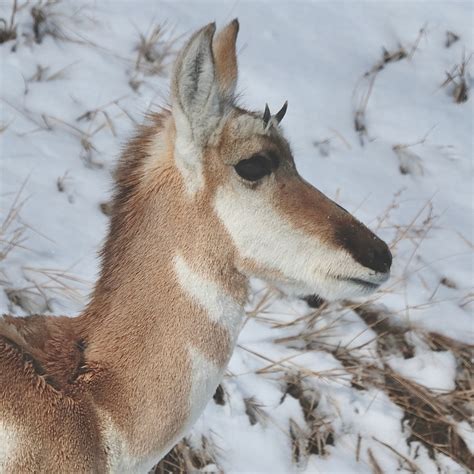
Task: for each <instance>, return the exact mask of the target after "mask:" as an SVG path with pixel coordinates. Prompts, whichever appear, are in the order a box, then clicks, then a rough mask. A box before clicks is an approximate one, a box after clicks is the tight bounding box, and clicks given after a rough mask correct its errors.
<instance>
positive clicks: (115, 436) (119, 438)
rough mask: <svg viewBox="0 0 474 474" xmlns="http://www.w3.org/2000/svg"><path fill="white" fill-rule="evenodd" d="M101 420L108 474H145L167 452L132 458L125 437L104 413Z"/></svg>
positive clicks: (166, 450)
mask: <svg viewBox="0 0 474 474" xmlns="http://www.w3.org/2000/svg"><path fill="white" fill-rule="evenodd" d="M101 418H102V426H103V432H102V436H103V439H104V444H105V447H106V451H107V454H108V456H107V472H109V473H110V474H112V473H113V474H128V473H131V472H133V473H143V474H146V473H147V472H150V470H151V468H152V467H153V466H154V465H155V464H156V460H157V459H161V458H162V457H163V456H164V455H165V454H166V453H167V452H168V451H169V449H168V448H166V449H164V450H162V451H161V452H158V453H153V455H150V456H147V457H144V458H143V457H141V458H137V457H135V456H132V455H131V454H130V448H129V446H128V443H127V441H126V440H125V437H124V436H123V435H122V434H121V433H120V431H119V430H118V428H117V426H116V425H115V424H114V423H113V421H112V419H111V418H110V417H109V416H108V415H106V414H105V413H101ZM170 448H171V447H170Z"/></svg>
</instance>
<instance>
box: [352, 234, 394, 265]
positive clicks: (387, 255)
mask: <svg viewBox="0 0 474 474" xmlns="http://www.w3.org/2000/svg"><path fill="white" fill-rule="evenodd" d="M359 263H360V264H362V265H364V266H365V267H368V268H370V269H371V270H375V271H376V272H380V273H386V272H388V271H389V270H390V267H391V266H392V253H391V252H390V249H389V248H388V245H387V244H386V243H385V242H384V241H383V240H381V239H379V238H378V237H377V236H376V235H375V234H372V243H371V244H369V245H368V246H367V250H366V251H365V252H364V253H363V257H362V258H361V260H360V261H359Z"/></svg>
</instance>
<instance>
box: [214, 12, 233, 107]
mask: <svg viewBox="0 0 474 474" xmlns="http://www.w3.org/2000/svg"><path fill="white" fill-rule="evenodd" d="M238 33H239V20H237V18H236V19H235V20H233V21H231V22H230V23H229V24H228V25H227V26H226V27H225V28H223V29H222V30H221V31H219V33H218V34H217V35H216V37H215V38H214V43H213V49H214V58H215V64H216V76H217V82H218V83H219V90H220V92H221V94H222V95H223V96H225V97H227V99H228V100H233V98H234V94H235V87H236V85H237V74H238V69H237V52H236V42H237V35H238Z"/></svg>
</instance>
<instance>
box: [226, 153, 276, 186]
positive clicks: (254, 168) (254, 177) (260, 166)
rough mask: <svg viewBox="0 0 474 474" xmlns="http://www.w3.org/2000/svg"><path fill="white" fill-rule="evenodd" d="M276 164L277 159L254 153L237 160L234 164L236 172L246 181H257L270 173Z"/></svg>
mask: <svg viewBox="0 0 474 474" xmlns="http://www.w3.org/2000/svg"><path fill="white" fill-rule="evenodd" d="M277 166H278V159H275V158H273V157H268V156H265V155H254V156H252V157H251V158H248V159H246V160H241V161H239V162H238V163H237V164H236V165H235V166H234V168H235V171H236V172H237V174H238V175H239V176H240V177H241V178H243V179H246V180H247V181H258V180H259V179H262V178H263V177H265V176H267V175H269V174H271V172H272V171H273V170H274V169H275V168H276V167H277Z"/></svg>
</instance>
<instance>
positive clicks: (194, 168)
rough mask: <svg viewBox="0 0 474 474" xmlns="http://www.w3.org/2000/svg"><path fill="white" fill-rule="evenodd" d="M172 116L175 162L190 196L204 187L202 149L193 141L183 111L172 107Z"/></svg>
mask: <svg viewBox="0 0 474 474" xmlns="http://www.w3.org/2000/svg"><path fill="white" fill-rule="evenodd" d="M173 117H174V120H175V124H176V140H175V149H174V157H175V162H176V166H177V168H178V170H179V171H180V173H181V176H182V177H183V181H184V184H185V189H186V193H187V195H188V196H190V197H192V196H194V195H195V194H196V193H197V192H198V191H201V190H202V189H203V188H204V174H203V171H202V151H201V148H200V147H198V146H197V145H196V144H195V142H194V141H193V136H192V130H191V127H190V125H189V122H188V120H187V118H186V116H185V115H184V113H183V112H182V111H181V110H179V109H174V110H173Z"/></svg>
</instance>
